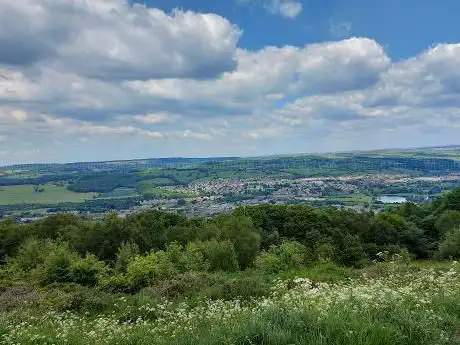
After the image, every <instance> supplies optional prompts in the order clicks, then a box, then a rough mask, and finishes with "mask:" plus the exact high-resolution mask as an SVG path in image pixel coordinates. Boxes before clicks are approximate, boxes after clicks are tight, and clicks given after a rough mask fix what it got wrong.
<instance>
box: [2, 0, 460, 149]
mask: <svg viewBox="0 0 460 345" xmlns="http://www.w3.org/2000/svg"><path fill="white" fill-rule="evenodd" d="M282 3H286V2H282V1H278V2H277V4H278V5H280V4H282ZM13 17H15V18H16V21H15V22H11V18H13ZM17 18H22V19H21V22H23V23H24V25H15V23H17V22H19V20H18V19H17ZM8 30H9V31H8ZM153 32H155V34H153ZM109 33H110V35H109ZM239 35H240V30H239V29H238V28H237V27H235V26H234V25H232V24H231V23H230V22H229V21H228V20H227V19H225V18H223V17H220V16H217V15H215V14H201V13H195V12H183V11H175V12H173V13H171V14H167V13H164V12H163V11H160V10H158V9H147V8H145V7H143V6H140V5H134V6H132V7H130V6H128V5H127V4H126V3H125V2H124V1H122V0H107V1H105V0H92V1H89V0H69V1H58V0H40V1H32V0H24V1H15V2H13V1H6V0H0V44H2V48H3V47H4V46H5V47H9V46H8V44H10V43H11V42H16V43H17V46H13V45H11V49H10V50H9V51H8V52H5V50H8V49H2V50H1V51H0V138H2V139H1V141H2V145H3V146H8V148H10V147H19V146H18V145H19V144H21V145H22V143H23V142H26V143H29V146H32V147H37V148H42V150H41V151H39V152H40V153H38V154H39V155H45V154H48V155H50V154H52V153H50V152H51V151H47V149H46V146H47V145H48V144H49V142H48V140H45V139H43V138H47V137H50V136H53V137H59V138H61V140H63V141H64V142H65V140H66V139H65V138H66V137H68V138H69V139H68V140H71V139H72V140H73V141H72V143H80V144H81V145H87V146H88V147H90V145H96V144H93V143H94V142H98V140H100V141H104V142H105V143H106V144H105V145H106V146H107V147H108V148H111V149H113V147H114V145H113V143H115V142H116V143H117V144H118V143H119V142H122V141H123V142H124V143H132V142H133V143H136V144H132V145H133V146H132V147H127V148H126V152H127V154H128V153H131V154H132V152H133V151H132V150H135V149H139V148H144V147H145V148H146V149H145V150H146V151H145V152H148V154H149V155H150V154H151V153H150V151H147V150H148V148H152V146H150V143H152V142H161V143H163V144H164V143H166V142H167V144H164V145H163V144H162V145H156V146H155V147H154V150H157V151H155V152H153V153H152V154H156V155H158V154H165V153H167V152H169V153H170V154H181V152H185V151H186V152H193V153H194V154H199V153H200V150H203V154H205V153H206V154H217V155H218V154H222V153H223V152H227V153H229V154H235V153H236V154H244V153H245V150H246V148H247V147H250V149H251V153H256V152H258V153H263V152H265V151H264V150H268V149H267V147H266V146H260V147H259V146H257V145H262V144H261V143H267V142H268V141H270V142H273V143H275V142H278V141H279V143H280V145H281V146H282V149H283V150H284V151H285V152H288V151H289V150H290V149H291V150H292V149H293V148H295V150H296V151H301V150H311V148H312V147H315V145H317V146H318V147H321V150H326V149H329V148H335V149H347V148H350V145H356V146H359V145H362V146H363V147H362V148H365V147H366V145H367V146H369V145H371V143H373V142H375V143H376V145H377V144H378V145H380V144H381V143H385V141H388V140H390V142H392V141H391V139H389V138H390V137H389V135H390V134H391V135H395V134H394V133H403V132H401V131H402V130H401V129H400V128H404V130H405V131H406V132H405V133H409V134H410V135H412V137H411V136H406V139H404V140H406V141H405V142H408V141H409V140H416V139H413V138H424V136H425V137H428V138H432V140H435V134H434V133H438V134H439V133H443V134H442V135H443V140H447V139H448V138H457V137H458V129H459V125H460V111H459V110H458V109H459V108H460V107H459V106H460V71H459V70H458V69H457V66H458V62H459V61H460V44H439V45H435V46H433V47H431V48H429V49H428V50H426V51H424V52H422V53H420V54H418V55H417V56H414V57H412V58H409V59H406V60H401V61H398V62H392V61H391V59H390V58H389V57H388V55H387V54H386V53H385V50H384V49H383V47H382V46H381V45H380V44H379V43H378V42H376V41H375V40H373V39H370V38H363V37H352V38H349V39H344V40H337V41H331V42H323V43H317V44H309V45H306V46H279V47H275V46H267V47H264V48H262V49H259V50H248V49H242V48H238V47H237V42H238V38H239ZM109 36H110V37H109ZM32 40H34V43H32ZM29 43H30V44H29ZM27 49H29V50H27ZM26 50H27V51H26ZM26 53H27V54H28V56H27V57H24V56H23V54H26ZM204 69H206V71H207V72H206V73H205V72H203V70H204ZM398 131H399V132H398ZM380 132H381V133H387V134H379V133H380ZM455 133H457V134H455ZM409 134H408V135H409ZM356 135H359V137H360V138H361V139H360V140H356V141H353V140H351V139H350V145H348V146H347V142H346V140H347V138H352V137H354V136H356ZM95 138H96V139H97V140H96V139H95ZM104 138H105V139H104ZM398 138H399V137H398ZM152 139H156V140H152ZM276 139H279V140H278V141H277V140H276ZM264 140H267V141H265V142H264ZM400 140H401V141H400V142H401V143H402V142H403V139H400ZM417 140H422V139H417ZM210 142H212V144H210ZM304 142H305V145H306V146H302V145H303V143H304ZM183 143H187V144H186V145H184V144H183ZM200 143H202V144H200ZM307 144H308V145H307ZM72 145H74V144H72ZM136 145H137V146H136ZM175 145H176V146H175ZM283 145H285V147H284V146H283ZM334 145H335V146H334ZM128 146H129V145H128ZM342 146H343V147H342ZM59 147H61V145H60V146H59ZM62 147H64V146H63V145H62ZM69 147H70V146H68V147H67V149H69V150H70V148H69ZM289 148H290V149H289ZM23 150H30V147H24V148H23ZM130 150H131V151H130ZM168 150H169V151H168ZM184 150H185V151H184ZM213 150H214V151H213ZM257 150H259V151H257ZM280 150H281V149H280ZM8 151H11V149H8ZM24 152H25V151H24ZM232 152H233V153H232ZM265 153H269V152H265ZM141 155H142V154H141ZM17 157H20V156H19V155H17ZM24 157H26V156H24ZM27 157H29V156H27ZM100 158H104V157H103V156H101V157H100Z"/></svg>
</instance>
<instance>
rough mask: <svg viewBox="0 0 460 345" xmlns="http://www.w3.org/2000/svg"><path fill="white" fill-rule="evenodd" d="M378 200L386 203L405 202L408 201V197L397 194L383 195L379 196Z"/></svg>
mask: <svg viewBox="0 0 460 345" xmlns="http://www.w3.org/2000/svg"><path fill="white" fill-rule="evenodd" d="M377 201H380V202H383V203H384V204H404V203H406V202H407V199H406V198H404V197H402V196H396V195H382V196H379V197H378V198H377Z"/></svg>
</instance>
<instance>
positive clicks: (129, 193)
mask: <svg viewBox="0 0 460 345" xmlns="http://www.w3.org/2000/svg"><path fill="white" fill-rule="evenodd" d="M135 196H139V194H138V193H137V191H136V190H135V189H134V188H123V187H122V188H116V189H114V190H113V191H111V192H109V193H104V194H101V195H99V196H98V199H118V198H129V197H135Z"/></svg>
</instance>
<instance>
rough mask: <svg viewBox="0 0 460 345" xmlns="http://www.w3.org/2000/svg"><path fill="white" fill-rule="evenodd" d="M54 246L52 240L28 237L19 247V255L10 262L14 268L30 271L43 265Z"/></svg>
mask: <svg viewBox="0 0 460 345" xmlns="http://www.w3.org/2000/svg"><path fill="white" fill-rule="evenodd" d="M53 248H54V246H53V243H52V242H51V241H50V240H43V239H35V238H29V239H27V240H26V241H25V242H24V243H23V244H22V245H21V247H20V248H19V250H18V253H17V255H16V256H15V257H14V259H12V260H11V261H10V262H9V265H10V266H11V267H12V268H13V270H18V271H21V272H29V271H30V270H32V269H35V268H37V267H38V266H40V265H42V264H43V262H44V261H45V259H46V257H47V256H48V253H49V252H50V251H51V250H53Z"/></svg>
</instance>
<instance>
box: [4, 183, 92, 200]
mask: <svg viewBox="0 0 460 345" xmlns="http://www.w3.org/2000/svg"><path fill="white" fill-rule="evenodd" d="M40 188H43V191H42V192H36V191H35V190H34V186H32V185H21V186H6V187H0V205H14V204H54V203H61V202H83V201H85V200H88V199H92V198H93V196H95V195H97V193H75V192H72V191H70V190H68V189H67V188H66V187H65V186H57V185H54V184H46V185H41V186H40Z"/></svg>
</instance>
